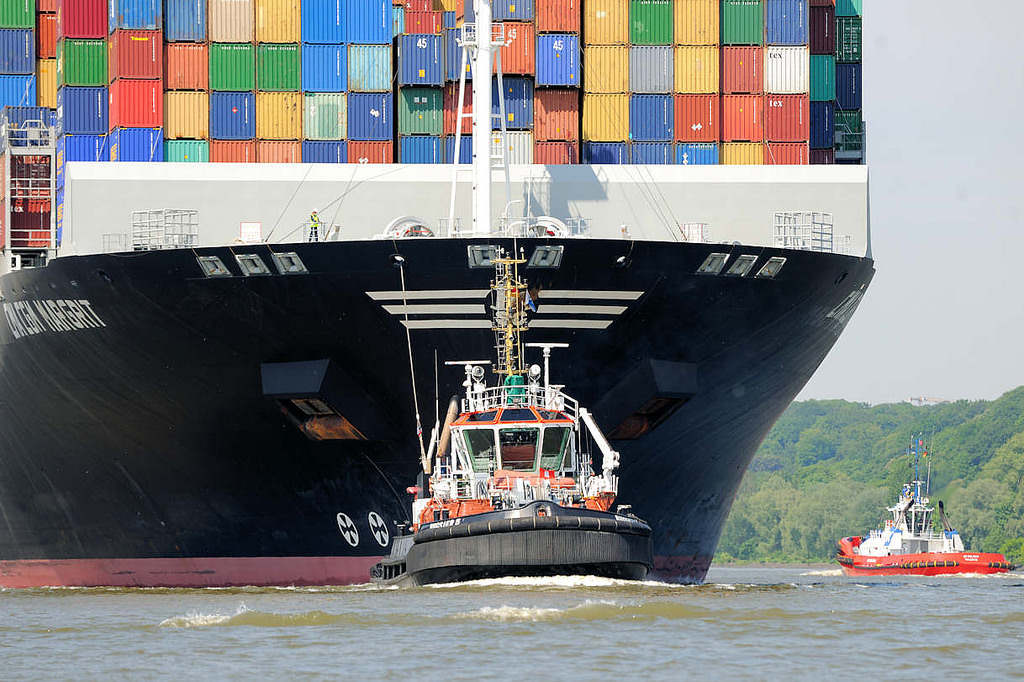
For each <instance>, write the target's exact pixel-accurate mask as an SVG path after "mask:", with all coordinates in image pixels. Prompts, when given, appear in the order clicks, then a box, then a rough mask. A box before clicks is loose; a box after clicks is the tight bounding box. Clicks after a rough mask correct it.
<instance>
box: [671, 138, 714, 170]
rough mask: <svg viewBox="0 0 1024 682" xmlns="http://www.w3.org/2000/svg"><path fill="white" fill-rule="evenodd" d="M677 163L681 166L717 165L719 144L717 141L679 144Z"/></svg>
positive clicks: (677, 146) (677, 147)
mask: <svg viewBox="0 0 1024 682" xmlns="http://www.w3.org/2000/svg"><path fill="white" fill-rule="evenodd" d="M676 163H677V164H678V165H680V166H717V165H718V144H717V143H715V142H697V143H693V144H677V145H676Z"/></svg>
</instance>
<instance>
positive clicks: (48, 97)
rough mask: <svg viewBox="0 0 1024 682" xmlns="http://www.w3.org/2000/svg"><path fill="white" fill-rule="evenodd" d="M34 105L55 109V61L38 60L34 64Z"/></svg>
mask: <svg viewBox="0 0 1024 682" xmlns="http://www.w3.org/2000/svg"><path fill="white" fill-rule="evenodd" d="M36 104H37V105H38V106H41V107H48V108H50V109H56V108H57V60H56V59H40V60H38V61H37V62H36Z"/></svg>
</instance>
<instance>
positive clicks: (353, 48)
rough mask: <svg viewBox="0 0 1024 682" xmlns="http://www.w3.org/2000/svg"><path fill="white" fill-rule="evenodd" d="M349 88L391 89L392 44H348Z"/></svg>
mask: <svg viewBox="0 0 1024 682" xmlns="http://www.w3.org/2000/svg"><path fill="white" fill-rule="evenodd" d="M348 89H349V90H351V91H352V92H388V91H390V90H391V46H390V45H349V46H348Z"/></svg>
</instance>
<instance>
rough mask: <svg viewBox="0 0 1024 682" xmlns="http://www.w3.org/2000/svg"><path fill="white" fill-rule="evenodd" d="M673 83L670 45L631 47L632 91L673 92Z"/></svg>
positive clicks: (630, 71) (630, 82) (630, 83)
mask: <svg viewBox="0 0 1024 682" xmlns="http://www.w3.org/2000/svg"><path fill="white" fill-rule="evenodd" d="M673 83H674V79H673V59H672V47H671V46H670V45H664V46H662V45H634V46H633V47H631V48H629V90H630V92H643V93H667V92H672V85H673Z"/></svg>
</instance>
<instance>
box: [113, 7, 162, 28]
mask: <svg viewBox="0 0 1024 682" xmlns="http://www.w3.org/2000/svg"><path fill="white" fill-rule="evenodd" d="M107 8H108V9H109V11H110V16H109V22H108V23H109V26H108V28H109V30H110V32H111V33H113V31H114V29H117V28H130V29H136V30H144V29H149V30H153V31H155V30H157V29H159V28H160V15H161V14H162V12H161V4H160V0H109V2H108V3H107Z"/></svg>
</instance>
